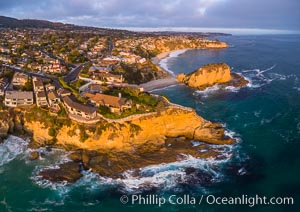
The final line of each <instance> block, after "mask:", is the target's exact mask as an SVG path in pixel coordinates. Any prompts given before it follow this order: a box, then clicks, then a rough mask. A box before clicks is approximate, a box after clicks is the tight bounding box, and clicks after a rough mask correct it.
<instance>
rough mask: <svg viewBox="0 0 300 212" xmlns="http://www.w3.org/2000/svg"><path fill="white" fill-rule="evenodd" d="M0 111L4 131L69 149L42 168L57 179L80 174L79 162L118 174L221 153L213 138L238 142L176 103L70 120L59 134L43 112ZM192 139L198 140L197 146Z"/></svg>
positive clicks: (37, 143) (39, 143)
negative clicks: (93, 120) (65, 157)
mask: <svg viewBox="0 0 300 212" xmlns="http://www.w3.org/2000/svg"><path fill="white" fill-rule="evenodd" d="M33 113H34V115H33ZM0 114H1V113H0ZM1 115H2V116H3V117H4V116H5V117H6V118H5V119H2V120H1V125H0V128H1V129H0V131H1V132H2V137H5V136H6V135H7V134H15V135H19V136H25V137H27V136H28V135H30V136H31V138H32V139H31V142H30V143H29V146H28V147H29V148H31V149H37V150H36V151H37V152H38V151H39V150H38V149H39V148H40V147H54V148H62V149H65V150H67V151H70V156H69V157H70V159H71V160H72V161H73V162H68V163H66V164H62V165H60V166H59V168H57V169H46V170H43V171H42V172H41V173H40V175H41V176H42V177H43V178H44V179H48V180H51V181H57V182H61V181H64V180H66V181H68V182H70V183H72V182H75V181H76V180H78V179H79V178H80V177H81V174H80V171H79V168H78V167H80V164H82V165H83V167H84V169H86V170H91V171H93V172H95V173H98V174H100V175H101V176H108V177H113V178H120V177H122V173H123V172H124V171H126V170H138V169H139V168H141V167H145V166H148V165H155V164H161V163H170V162H174V161H177V160H180V159H184V157H185V155H190V156H192V157H195V158H218V159H222V157H223V156H222V153H220V152H219V151H218V149H214V147H213V146H209V144H220V145H224V144H234V143H235V142H236V140H235V139H233V138H230V137H228V136H226V134H225V129H224V128H223V126H222V125H221V124H220V123H212V122H210V121H207V120H205V119H204V118H202V117H201V116H198V115H197V113H196V112H195V111H194V110H192V109H188V108H180V107H179V106H176V105H171V106H170V107H168V108H164V109H162V110H160V111H157V112H156V113H152V114H149V115H146V116H143V117H139V118H136V119H132V120H129V121H128V120H127V121H122V122H118V121H117V120H116V121H112V122H108V121H104V120H103V121H100V122H99V123H97V124H95V125H94V126H92V125H82V124H79V123H76V122H73V121H70V122H66V124H63V125H60V126H59V128H57V131H56V133H55V134H52V133H51V127H53V126H51V122H50V116H49V117H46V116H45V114H44V115H43V113H42V112H39V111H32V109H27V110H22V111H21V110H17V109H16V111H14V112H13V111H12V110H11V111H10V113H8V112H2V114H1ZM83 138H84V139H83ZM193 141H199V142H200V143H199V145H197V146H194V145H193ZM37 152H36V155H37V157H38V154H39V153H37ZM30 157H31V156H30ZM37 157H36V158H37Z"/></svg>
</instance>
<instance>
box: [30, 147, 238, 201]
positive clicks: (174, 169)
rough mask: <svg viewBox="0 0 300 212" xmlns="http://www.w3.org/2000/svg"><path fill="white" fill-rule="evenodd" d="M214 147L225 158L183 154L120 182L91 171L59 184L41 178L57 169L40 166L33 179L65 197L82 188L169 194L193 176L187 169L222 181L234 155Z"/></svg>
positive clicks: (127, 175)
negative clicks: (179, 158)
mask: <svg viewBox="0 0 300 212" xmlns="http://www.w3.org/2000/svg"><path fill="white" fill-rule="evenodd" d="M209 146H210V145H209ZM212 147H213V148H215V149H219V150H220V152H223V153H224V156H225V155H226V157H222V159H215V158H208V159H199V158H194V157H192V156H190V155H183V156H184V157H185V158H184V159H183V160H181V161H176V162H173V163H166V164H158V165H151V166H146V167H143V168H140V169H139V170H138V172H137V171H136V170H127V171H125V172H124V173H123V175H122V176H123V177H122V178H118V179H112V178H109V177H102V176H99V175H98V174H96V173H93V172H91V171H82V174H83V177H82V178H81V179H79V180H78V181H77V182H75V183H73V184H68V183H66V182H63V183H56V182H51V181H48V180H45V179H43V178H42V177H41V176H39V175H38V173H39V172H40V171H42V170H43V169H46V168H47V169H48V168H57V166H56V165H54V166H43V167H41V166H38V167H36V169H35V171H34V172H33V176H32V177H31V179H32V180H33V181H34V182H35V184H37V185H38V186H40V187H42V188H49V189H51V190H55V191H57V192H58V193H59V195H60V196H65V195H66V194H68V193H69V192H70V191H72V190H74V189H80V190H81V191H82V192H87V193H91V192H105V191H111V190H114V191H119V192H121V193H140V192H144V191H150V190H153V189H159V190H160V191H170V190H172V189H178V185H179V184H184V183H188V180H189V178H190V176H189V174H187V173H186V171H185V169H187V168H193V169H197V170H198V171H199V170H200V171H201V172H203V173H205V175H208V176H210V177H211V178H212V179H211V181H212V182H218V181H220V180H221V179H222V177H223V175H222V172H221V171H220V167H221V166H222V165H223V164H224V163H226V162H228V161H229V160H230V158H231V153H229V152H231V150H232V148H231V147H230V145H215V146H214V145H212ZM137 173H138V174H137Z"/></svg>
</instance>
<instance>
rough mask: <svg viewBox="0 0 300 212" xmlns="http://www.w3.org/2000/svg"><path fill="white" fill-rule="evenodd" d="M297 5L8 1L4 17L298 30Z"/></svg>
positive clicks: (284, 1)
mask: <svg viewBox="0 0 300 212" xmlns="http://www.w3.org/2000/svg"><path fill="white" fill-rule="evenodd" d="M299 8H300V1H299V0H144V1H140V0H126V1H124V0H109V1H108V0H43V1H36V0H10V1H1V2H0V14H2V15H7V16H11V17H18V18H36V19H48V20H53V21H62V22H68V23H74V24H80V25H90V26H105V27H141V26H143V27H244V28H251V27H255V28H275V29H299V28H300V27H299V20H300V15H299V14H300V12H299Z"/></svg>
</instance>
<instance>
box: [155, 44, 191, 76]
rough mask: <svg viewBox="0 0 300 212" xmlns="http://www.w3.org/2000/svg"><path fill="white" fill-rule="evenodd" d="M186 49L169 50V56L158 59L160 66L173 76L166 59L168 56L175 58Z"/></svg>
mask: <svg viewBox="0 0 300 212" xmlns="http://www.w3.org/2000/svg"><path fill="white" fill-rule="evenodd" d="M187 50H188V49H182V50H177V51H172V52H170V54H169V56H168V57H166V58H164V59H162V60H160V62H159V66H160V67H162V68H163V69H164V70H166V71H168V72H169V73H170V74H171V75H173V76H175V73H174V72H173V71H172V70H170V69H169V66H168V61H169V60H170V58H175V57H178V56H179V55H181V54H183V53H185V52H186V51H187Z"/></svg>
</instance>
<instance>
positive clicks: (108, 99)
mask: <svg viewBox="0 0 300 212" xmlns="http://www.w3.org/2000/svg"><path fill="white" fill-rule="evenodd" d="M85 96H86V97H87V98H88V99H89V101H90V102H91V103H92V104H94V105H96V106H97V107H99V106H107V107H109V109H110V111H111V112H112V113H120V112H122V111H123V110H125V109H130V108H131V107H132V101H131V100H128V99H126V98H122V97H121V95H120V96H119V97H116V96H111V95H106V94H100V93H97V94H91V93H86V94H85Z"/></svg>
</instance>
